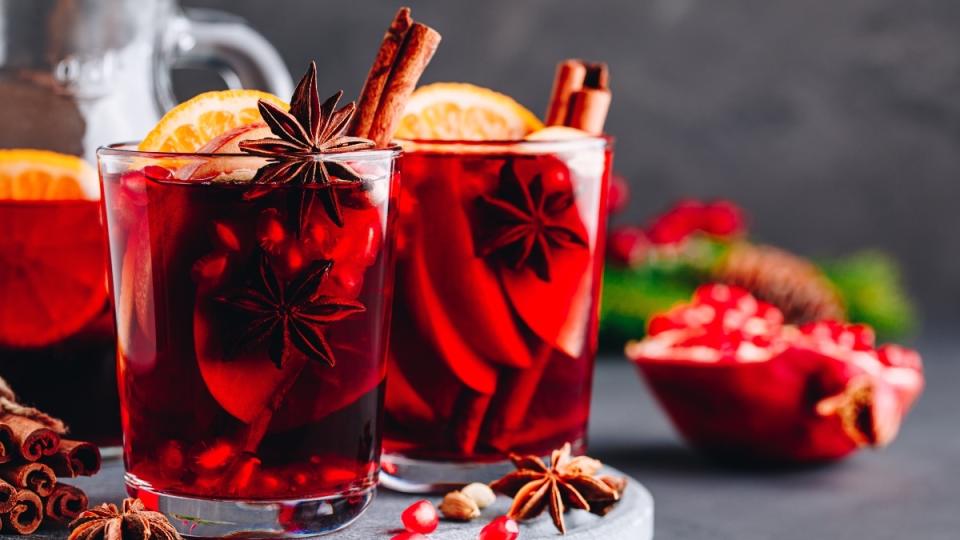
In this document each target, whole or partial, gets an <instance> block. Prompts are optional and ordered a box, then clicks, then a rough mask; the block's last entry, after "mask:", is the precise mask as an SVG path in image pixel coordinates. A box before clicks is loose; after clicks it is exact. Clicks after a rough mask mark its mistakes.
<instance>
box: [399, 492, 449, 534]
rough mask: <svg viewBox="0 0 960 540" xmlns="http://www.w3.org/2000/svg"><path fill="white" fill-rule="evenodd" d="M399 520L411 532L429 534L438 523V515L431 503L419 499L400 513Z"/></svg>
mask: <svg viewBox="0 0 960 540" xmlns="http://www.w3.org/2000/svg"><path fill="white" fill-rule="evenodd" d="M400 521H402V522H403V526H404V528H406V529H407V530H408V531H410V532H412V533H422V534H430V533H432V532H433V531H435V530H436V528H437V524H439V523H440V516H439V515H438V514H437V509H436V508H435V507H434V506H433V503H431V502H430V501H427V500H423V499H421V500H419V501H417V502H415V503H413V504H411V505H410V506H408V507H407V509H406V510H404V511H403V513H402V514H400Z"/></svg>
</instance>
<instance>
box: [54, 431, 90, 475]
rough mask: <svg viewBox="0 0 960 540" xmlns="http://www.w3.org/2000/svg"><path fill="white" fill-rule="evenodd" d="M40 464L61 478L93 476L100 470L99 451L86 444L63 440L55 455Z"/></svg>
mask: <svg viewBox="0 0 960 540" xmlns="http://www.w3.org/2000/svg"><path fill="white" fill-rule="evenodd" d="M41 462H42V463H43V464H45V465H47V466H49V467H50V468H51V469H53V472H55V473H56V475H57V476H59V477H61V478H75V477H77V476H93V475H95V474H97V472H98V471H99V470H100V449H99V448H97V447H96V446H95V445H93V444H90V443H88V442H83V441H72V440H68V439H64V440H62V441H60V449H59V450H57V453H55V454H53V455H52V456H48V457H45V458H43V459H41Z"/></svg>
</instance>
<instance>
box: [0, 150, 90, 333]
mask: <svg viewBox="0 0 960 540" xmlns="http://www.w3.org/2000/svg"><path fill="white" fill-rule="evenodd" d="M98 197H99V191H98V190H97V180H96V172H95V171H94V170H93V168H92V167H91V166H90V165H88V164H87V163H86V162H84V161H83V160H81V159H80V158H77V157H73V156H68V155H62V154H56V153H54V152H45V151H39V150H0V299H2V301H0V347H15V348H30V347H41V346H44V345H49V344H52V343H56V342H58V341H60V340H62V339H64V338H67V337H69V336H72V335H74V334H76V333H77V332H79V331H80V330H82V329H83V328H84V327H85V326H87V324H88V323H90V322H92V321H93V320H95V319H96V318H97V316H98V315H100V314H101V313H105V307H106V301H107V288H106V268H105V267H104V264H105V260H106V258H105V255H104V245H103V232H102V230H101V227H100V210H99V203H98V201H97V199H98Z"/></svg>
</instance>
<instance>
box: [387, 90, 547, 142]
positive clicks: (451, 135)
mask: <svg viewBox="0 0 960 540" xmlns="http://www.w3.org/2000/svg"><path fill="white" fill-rule="evenodd" d="M541 128H543V123H542V122H540V119H539V118H537V117H536V115H534V114H533V113H532V112H530V111H529V110H527V109H526V108H525V107H524V106H523V105H520V104H519V103H517V102H516V101H515V100H514V99H513V98H511V97H509V96H506V95H504V94H501V93H499V92H494V91H493V90H490V89H488V88H482V87H479V86H474V85H472V84H466V83H434V84H429V85H427V86H423V87H420V88H418V89H417V90H416V91H415V92H414V93H413V95H412V96H410V101H409V102H408V103H407V108H406V110H405V111H404V115H403V117H402V118H401V119H400V127H399V128H398V129H397V132H396V134H395V136H396V137H397V138H398V139H420V140H446V141H449V140H478V141H496V140H518V139H522V138H524V137H525V136H527V135H528V134H529V133H531V132H533V131H537V130H538V129H541Z"/></svg>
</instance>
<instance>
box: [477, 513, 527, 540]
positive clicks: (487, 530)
mask: <svg viewBox="0 0 960 540" xmlns="http://www.w3.org/2000/svg"><path fill="white" fill-rule="evenodd" d="M518 536H520V526H519V525H517V522H516V521H514V520H512V519H510V518H509V517H507V516H500V517H498V518H497V519H495V520H493V521H491V522H490V523H488V524H487V526H486V527H484V528H483V529H482V530H481V531H480V534H479V535H477V540H515V539H516V538H517V537H518Z"/></svg>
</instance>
